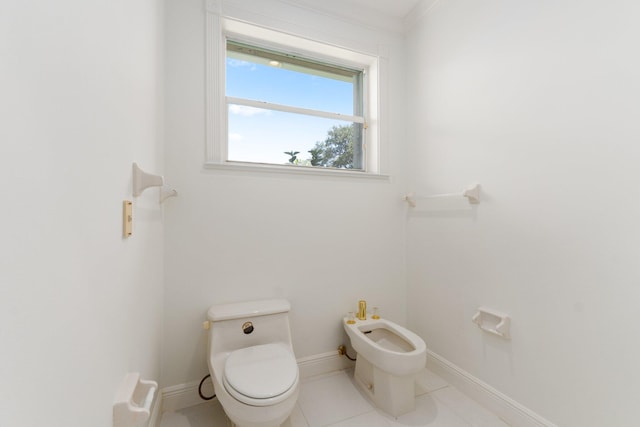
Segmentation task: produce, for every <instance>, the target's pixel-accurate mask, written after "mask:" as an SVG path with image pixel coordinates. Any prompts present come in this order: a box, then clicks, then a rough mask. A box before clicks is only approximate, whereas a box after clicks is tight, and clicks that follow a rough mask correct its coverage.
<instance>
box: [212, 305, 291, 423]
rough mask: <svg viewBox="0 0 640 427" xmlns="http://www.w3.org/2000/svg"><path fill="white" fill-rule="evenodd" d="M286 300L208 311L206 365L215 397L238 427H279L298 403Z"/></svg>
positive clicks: (224, 307) (221, 307)
mask: <svg viewBox="0 0 640 427" xmlns="http://www.w3.org/2000/svg"><path fill="white" fill-rule="evenodd" d="M290 308H291V306H290V304H289V301H287V300H284V299H274V300H263V301H246V302H240V303H233V304H220V305H214V306H212V307H211V308H210V309H209V311H208V313H207V315H208V318H209V321H210V329H209V346H208V363H209V372H210V373H211V378H212V380H213V385H214V388H215V392H216V396H217V397H218V400H219V401H220V404H221V405H222V407H223V408H224V411H225V413H226V414H227V416H228V417H229V419H230V420H231V421H232V422H233V423H234V424H235V425H236V426H238V427H278V426H280V425H281V424H282V423H283V422H284V421H285V420H286V419H287V418H288V417H289V415H290V414H291V412H292V411H293V408H294V406H295V404H296V400H297V398H298V390H299V375H298V365H297V363H296V358H295V356H294V354H293V348H292V346H291V332H290V331H289V316H288V313H289V310H290Z"/></svg>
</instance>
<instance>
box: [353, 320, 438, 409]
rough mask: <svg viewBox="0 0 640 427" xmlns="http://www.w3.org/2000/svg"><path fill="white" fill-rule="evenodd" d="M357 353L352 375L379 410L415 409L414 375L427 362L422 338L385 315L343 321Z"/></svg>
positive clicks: (425, 347) (425, 348)
mask: <svg viewBox="0 0 640 427" xmlns="http://www.w3.org/2000/svg"><path fill="white" fill-rule="evenodd" d="M343 325H344V329H345V331H346V333H347V335H348V337H349V340H350V341H351V346H352V347H353V349H354V350H355V351H356V352H357V353H358V356H357V359H356V369H355V374H354V376H355V379H356V384H358V385H359V386H360V387H361V388H362V390H363V391H364V392H365V393H366V394H367V395H369V397H370V398H371V399H372V400H373V402H374V403H375V404H376V405H377V406H378V407H379V408H381V409H382V410H383V411H385V412H387V413H389V414H391V415H393V416H395V417H397V416H399V415H402V414H405V413H407V412H410V411H412V410H414V409H415V377H416V374H417V373H418V372H420V371H421V370H422V369H424V367H425V365H426V362H427V346H426V344H425V342H424V340H423V339H422V338H420V337H419V336H418V335H416V334H415V333H413V332H411V331H409V330H408V329H406V328H404V327H402V326H400V325H398V324H396V323H394V322H392V321H390V320H387V319H368V320H356V321H355V323H348V322H347V319H346V318H345V319H344V321H343Z"/></svg>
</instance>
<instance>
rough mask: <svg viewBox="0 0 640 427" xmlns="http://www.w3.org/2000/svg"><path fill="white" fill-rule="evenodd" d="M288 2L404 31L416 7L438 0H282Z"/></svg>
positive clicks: (377, 26) (378, 26) (380, 26)
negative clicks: (406, 21)
mask: <svg viewBox="0 0 640 427" xmlns="http://www.w3.org/2000/svg"><path fill="white" fill-rule="evenodd" d="M282 1H285V2H287V3H292V4H298V5H305V6H307V7H309V8H311V9H314V10H317V11H322V12H324V13H329V14H332V15H338V16H344V17H346V18H348V19H351V20H353V21H356V22H361V23H363V24H366V25H369V26H373V27H376V28H384V29H387V30H391V31H394V32H400V33H402V32H404V30H405V20H406V18H408V17H410V16H411V11H412V10H414V9H418V8H420V9H423V8H424V7H423V6H424V5H425V4H427V5H429V4H432V3H434V2H435V1H436V0H282Z"/></svg>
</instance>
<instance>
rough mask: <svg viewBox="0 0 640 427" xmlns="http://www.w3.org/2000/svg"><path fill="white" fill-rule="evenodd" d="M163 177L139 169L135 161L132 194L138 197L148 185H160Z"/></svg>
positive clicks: (162, 182) (162, 183)
mask: <svg viewBox="0 0 640 427" xmlns="http://www.w3.org/2000/svg"><path fill="white" fill-rule="evenodd" d="M163 185H164V178H163V177H161V176H160V175H152V174H150V173H147V172H145V171H143V170H142V169H140V168H139V167H138V165H137V164H136V163H134V164H133V196H134V197H138V196H139V195H140V194H142V192H143V191H144V190H146V189H147V188H149V187H162V186H163Z"/></svg>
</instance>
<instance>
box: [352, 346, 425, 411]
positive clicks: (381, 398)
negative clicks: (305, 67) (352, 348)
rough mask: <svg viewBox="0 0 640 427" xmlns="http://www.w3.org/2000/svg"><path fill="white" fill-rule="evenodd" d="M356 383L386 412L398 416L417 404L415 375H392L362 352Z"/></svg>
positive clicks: (411, 409)
mask: <svg viewBox="0 0 640 427" xmlns="http://www.w3.org/2000/svg"><path fill="white" fill-rule="evenodd" d="M354 377H355V379H356V384H358V386H360V388H361V389H362V390H363V391H364V392H365V393H366V394H367V395H368V396H369V397H370V398H371V400H373V402H374V403H375V404H376V406H377V407H378V408H380V409H382V410H383V411H385V412H386V413H388V414H390V415H392V416H394V417H398V416H400V415H403V414H406V413H407V412H411V411H413V410H414V409H415V406H416V391H415V375H414V374H412V375H401V376H400V375H392V374H390V373H388V372H385V371H383V370H382V369H379V368H377V367H376V366H375V365H373V364H372V363H371V362H369V361H368V360H367V359H366V358H365V357H363V356H362V355H361V354H359V355H358V360H357V361H356V370H355V373H354Z"/></svg>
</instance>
